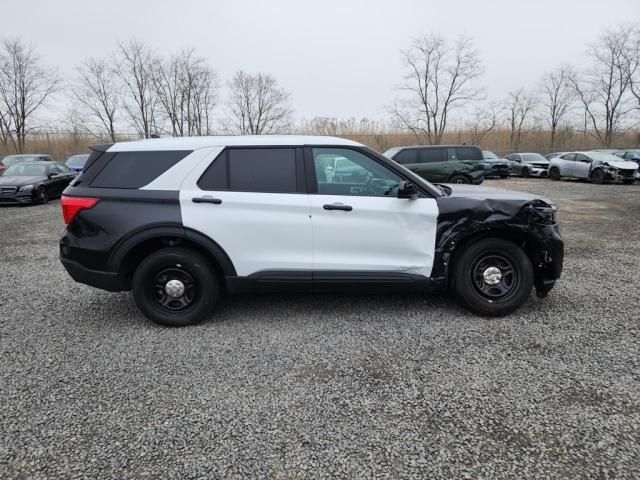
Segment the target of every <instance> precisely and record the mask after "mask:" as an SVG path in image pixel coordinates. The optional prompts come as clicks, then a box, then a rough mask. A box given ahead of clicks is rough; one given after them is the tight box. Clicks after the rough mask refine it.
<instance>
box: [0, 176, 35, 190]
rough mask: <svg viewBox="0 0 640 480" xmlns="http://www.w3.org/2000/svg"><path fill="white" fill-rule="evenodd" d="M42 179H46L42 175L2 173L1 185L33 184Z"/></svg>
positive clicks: (18, 185) (0, 177) (19, 185)
mask: <svg viewBox="0 0 640 480" xmlns="http://www.w3.org/2000/svg"><path fill="white" fill-rule="evenodd" d="M42 180H44V179H43V178H42V177H5V176H4V175H0V185H7V186H11V187H21V186H23V185H31V184H32V183H37V182H41V181H42Z"/></svg>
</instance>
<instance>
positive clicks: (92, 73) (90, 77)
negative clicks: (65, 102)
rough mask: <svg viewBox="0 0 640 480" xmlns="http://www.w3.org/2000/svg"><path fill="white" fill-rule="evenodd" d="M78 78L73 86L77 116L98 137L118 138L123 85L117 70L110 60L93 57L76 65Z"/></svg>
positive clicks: (113, 140)
mask: <svg viewBox="0 0 640 480" xmlns="http://www.w3.org/2000/svg"><path fill="white" fill-rule="evenodd" d="M76 73H77V80H76V83H75V85H74V86H73V87H72V89H71V96H72V98H73V101H74V103H75V104H76V114H75V118H81V119H82V120H83V122H82V124H83V125H82V126H83V128H84V130H86V131H87V132H89V133H90V134H91V135H93V136H95V137H97V138H104V137H105V136H106V137H108V138H109V139H110V140H111V141H112V142H115V141H116V122H117V119H118V117H119V114H120V108H121V98H120V85H119V82H118V76H117V74H116V69H115V68H114V67H113V66H112V64H111V62H110V61H109V60H107V59H95V58H90V59H88V60H86V61H85V62H84V63H82V64H81V65H80V66H78V67H77V68H76Z"/></svg>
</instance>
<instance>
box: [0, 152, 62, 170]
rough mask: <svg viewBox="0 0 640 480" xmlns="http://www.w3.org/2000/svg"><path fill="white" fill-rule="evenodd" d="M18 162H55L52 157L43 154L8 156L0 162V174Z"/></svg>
mask: <svg viewBox="0 0 640 480" xmlns="http://www.w3.org/2000/svg"><path fill="white" fill-rule="evenodd" d="M17 162H53V158H52V157H51V155H45V154H42V153H26V154H19V155H8V156H6V157H4V158H3V159H2V161H0V173H2V172H4V171H5V170H6V169H7V168H9V167H10V166H11V165H13V164H14V163H17Z"/></svg>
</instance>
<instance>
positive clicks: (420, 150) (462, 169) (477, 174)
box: [384, 145, 484, 185]
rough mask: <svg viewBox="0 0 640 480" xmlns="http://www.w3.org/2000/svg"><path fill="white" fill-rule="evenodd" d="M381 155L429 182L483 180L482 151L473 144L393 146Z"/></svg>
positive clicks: (476, 182) (475, 182) (476, 183)
mask: <svg viewBox="0 0 640 480" xmlns="http://www.w3.org/2000/svg"><path fill="white" fill-rule="evenodd" d="M384 155H385V156H386V157H387V158H391V159H392V160H394V161H396V162H398V163H399V164H400V165H404V166H405V167H406V168H408V169H409V170H411V171H412V172H415V173H417V174H418V175H420V176H421V177H422V178H424V179H425V180H428V181H430V182H434V183H472V184H474V185H479V184H481V183H482V182H483V181H484V165H483V158H482V150H480V149H479V148H478V147H475V146H470V145H438V146H421V147H396V148H391V149H389V150H387V151H386V152H384Z"/></svg>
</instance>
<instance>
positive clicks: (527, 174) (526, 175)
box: [522, 168, 531, 178]
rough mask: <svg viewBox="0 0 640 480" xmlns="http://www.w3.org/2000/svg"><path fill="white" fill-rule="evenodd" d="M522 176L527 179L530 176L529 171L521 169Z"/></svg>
mask: <svg viewBox="0 0 640 480" xmlns="http://www.w3.org/2000/svg"><path fill="white" fill-rule="evenodd" d="M522 176H523V177H524V178H529V177H530V176H531V170H529V169H528V168H523V169H522Z"/></svg>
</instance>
